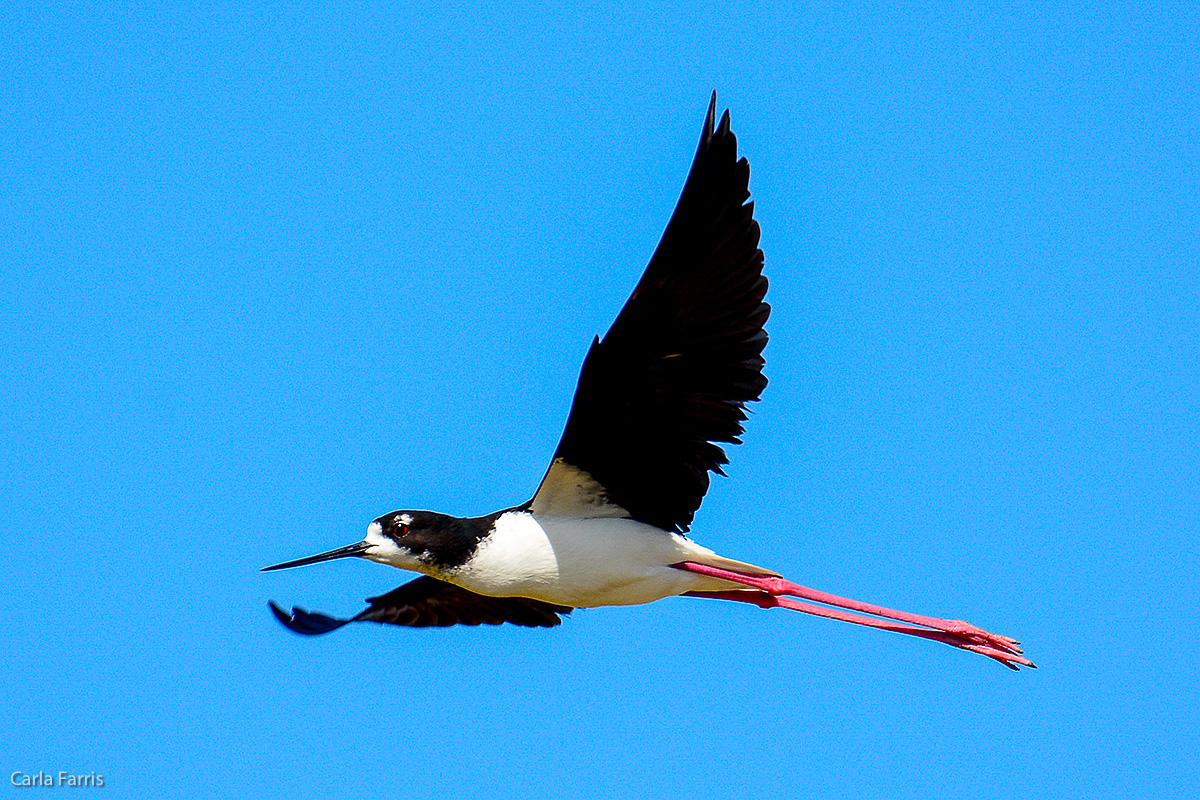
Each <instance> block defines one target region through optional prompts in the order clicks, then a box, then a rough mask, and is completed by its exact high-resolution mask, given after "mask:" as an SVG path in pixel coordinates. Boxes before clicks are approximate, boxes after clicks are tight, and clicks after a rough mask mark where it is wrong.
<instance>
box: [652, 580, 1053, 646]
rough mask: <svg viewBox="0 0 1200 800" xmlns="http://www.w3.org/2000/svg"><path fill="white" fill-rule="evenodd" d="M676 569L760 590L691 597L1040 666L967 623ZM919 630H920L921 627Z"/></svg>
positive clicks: (783, 583) (1011, 642)
mask: <svg viewBox="0 0 1200 800" xmlns="http://www.w3.org/2000/svg"><path fill="white" fill-rule="evenodd" d="M672 566H674V567H675V568H676V569H682V570H686V571H688V572H695V573H697V574H700V575H708V576H709V577H713V578H720V579H722V580H727V581H731V582H733V583H740V584H743V585H745V586H751V587H754V588H755V589H758V590H759V591H745V590H741V591H737V590H735V591H727V592H689V593H688V594H690V595H694V596H698V597H716V598H720V599H724V600H738V601H741V602H746V603H754V604H755V605H758V606H760V607H762V608H772V607H775V606H779V607H781V608H790V609H794V610H796V611H803V612H805V613H807V614H816V615H817V616H822V617H829V618H830V619H838V620H842V621H844V622H853V623H856V624H858V625H867V626H869V627H872V628H880V629H882V630H889V631H894V632H896V633H907V634H910V635H912V636H920V637H922V638H925V639H933V640H934V641H939V642H944V643H945V644H949V645H952V646H954V647H960V648H962V649H964V650H970V651H972V652H975V653H980V654H982V655H985V656H988V657H989V658H994V659H995V660H997V661H999V662H1000V663H1002V664H1004V665H1005V666H1007V667H1011V668H1012V669H1017V665H1018V664H1020V665H1022V666H1026V667H1036V665H1035V664H1034V663H1033V662H1032V661H1030V660H1029V659H1027V658H1024V657H1023V656H1022V655H1021V648H1020V646H1019V645H1020V643H1019V642H1018V641H1017V640H1015V639H1010V638H1008V637H1006V636H997V635H995V634H991V633H988V632H987V631H985V630H983V629H982V628H977V627H975V626H974V625H970V624H968V623H966V622H960V621H957V620H945V619H937V618H935V617H923V616H920V615H917V614H908V613H905V612H903V611H893V610H892V609H890V608H883V607H882V606H875V605H870V604H869V603H860V602H858V601H857V600H849V599H846V598H844V597H838V596H836V595H832V594H828V593H826V592H820V591H817V590H815V589H809V588H806V587H804V586H800V585H798V584H795V583H792V582H791V581H787V580H784V579H783V578H771V577H762V576H759V575H746V574H743V573H741V572H734V571H732V570H727V569H721V568H719V567H710V566H708V565H707V564H697V563H696V562H694V561H683V562H681V563H679V564H673V565H672ZM781 595H791V596H792V597H800V598H803V599H805V600H812V601H815V602H818V603H825V604H826V605H831V606H838V607H840V608H846V609H850V610H851V611H861V612H863V613H866V614H874V615H875V616H878V617H886V618H888V619H893V620H899V621H900V622H904V623H912V624H905V625H898V624H895V623H890V622H885V621H884V620H881V619H874V618H873V617H865V616H862V615H860V614H850V613H846V612H844V611H836V610H834V609H831V608H823V607H821V606H815V605H811V604H809V603H800V602H797V601H795V600H790V599H788V598H786V597H781ZM917 626H921V627H917Z"/></svg>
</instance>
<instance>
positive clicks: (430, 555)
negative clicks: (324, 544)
mask: <svg viewBox="0 0 1200 800" xmlns="http://www.w3.org/2000/svg"><path fill="white" fill-rule="evenodd" d="M461 522H462V521H461V520H458V519H456V518H454V517H448V516H446V515H445V514H435V513H433V512H431V511H393V512H392V513H390V514H384V515H383V516H382V517H380V518H379V519H377V520H375V521H374V522H372V523H371V524H370V525H368V526H367V535H366V538H364V539H363V540H362V541H361V542H355V543H354V544H351V545H347V546H346V547H339V548H338V549H337V550H330V551H329V552H328V553H320V554H318V555H315V556H308V557H307V558H299V559H296V560H295V561H287V562H285V563H283V564H275V565H274V566H270V567H266V568H264V570H263V571H264V572H266V571H269V570H274V569H288V568H289V567H302V566H304V565H306V564H316V563H317V562H320V561H332V560H333V559H335V558H349V557H351V556H355V557H357V558H365V559H368V560H370V561H377V562H379V563H380V564H388V565H390V566H393V567H398V568H400V569H409V570H413V571H414V572H425V573H429V572H436V571H438V568H439V567H445V566H447V565H449V564H450V563H452V562H453V561H454V560H455V556H456V555H457V554H458V552H457V551H459V550H461V549H462V548H463V547H464V546H466V545H468V541H467V537H466V536H465V535H464V534H465V532H464V531H463V530H462V524H461Z"/></svg>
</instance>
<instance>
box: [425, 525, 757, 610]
mask: <svg viewBox="0 0 1200 800" xmlns="http://www.w3.org/2000/svg"><path fill="white" fill-rule="evenodd" d="M714 558H716V559H720V557H719V556H717V555H716V554H715V553H713V552H712V551H711V550H709V549H707V548H705V547H701V546H700V545H698V544H696V543H695V542H692V541H691V540H690V539H686V538H684V537H682V536H679V535H678V534H675V533H670V532H669V531H664V530H662V529H660V528H656V527H654V526H652V525H646V524H644V523H641V522H637V521H635V520H631V519H614V518H611V517H609V518H599V519H577V518H565V517H537V518H535V517H534V516H533V515H532V514H530V513H528V512H523V511H513V512H509V513H507V514H504V515H503V516H501V517H500V518H499V519H498V520H497V521H496V529H495V531H494V532H493V533H492V535H491V536H490V537H488V538H487V539H486V540H484V541H483V542H481V544H480V547H479V550H478V551H477V552H476V554H475V556H474V557H473V558H472V559H471V561H469V562H468V563H466V564H464V565H463V566H461V567H458V568H456V569H453V570H450V571H448V572H446V573H445V574H444V575H438V576H436V577H440V578H443V579H444V580H448V581H451V582H452V583H455V584H457V585H459V586H462V587H463V588H464V589H469V590H471V591H473V592H477V593H479V594H486V595H492V596H495V597H513V596H516V597H530V598H533V599H535V600H544V601H545V602H548V603H556V604H558V605H564V606H572V607H576V608H587V607H591V606H622V605H636V604H639V603H649V602H653V601H654V600H658V599H660V598H663V597H670V596H671V595H677V594H683V593H684V592H689V591H704V590H707V591H716V590H722V589H736V588H744V587H739V586H737V585H736V584H731V583H729V582H727V581H721V580H715V579H713V578H706V577H704V576H701V575H696V574H695V573H691V572H686V571H683V570H678V569H674V568H672V567H671V566H670V565H671V564H677V563H679V562H681V561H697V560H698V561H703V562H709V561H711V559H714Z"/></svg>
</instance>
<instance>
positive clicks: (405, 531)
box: [396, 522, 408, 536]
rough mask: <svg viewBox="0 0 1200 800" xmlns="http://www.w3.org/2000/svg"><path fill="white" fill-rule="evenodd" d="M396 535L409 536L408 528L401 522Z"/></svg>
mask: <svg viewBox="0 0 1200 800" xmlns="http://www.w3.org/2000/svg"><path fill="white" fill-rule="evenodd" d="M396 535H397V536H407V535H408V526H407V525H405V524H404V523H403V522H401V523H400V524H399V525H397V526H396Z"/></svg>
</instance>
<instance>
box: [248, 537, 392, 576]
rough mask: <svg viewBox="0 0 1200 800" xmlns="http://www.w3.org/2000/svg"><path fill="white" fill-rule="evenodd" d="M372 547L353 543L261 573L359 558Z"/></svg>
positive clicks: (267, 568)
mask: <svg viewBox="0 0 1200 800" xmlns="http://www.w3.org/2000/svg"><path fill="white" fill-rule="evenodd" d="M372 546H373V545H371V543H370V542H355V543H354V544H351V545H347V546H346V547H339V548H338V549H337V550H330V551H329V552H328V553H321V554H320V555H316V556H309V557H308V558H297V559H296V560H295V561H285V562H284V563H282V564H276V565H275V566H273V567H263V568H262V571H263V572H270V571H271V570H273V569H288V568H290V567H303V566H304V565H305V564H316V563H317V562H318V561H332V560H333V559H335V558H349V557H350V556H361V555H362V554H363V553H365V552H367V551H368V550H370V549H371V547H372Z"/></svg>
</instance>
